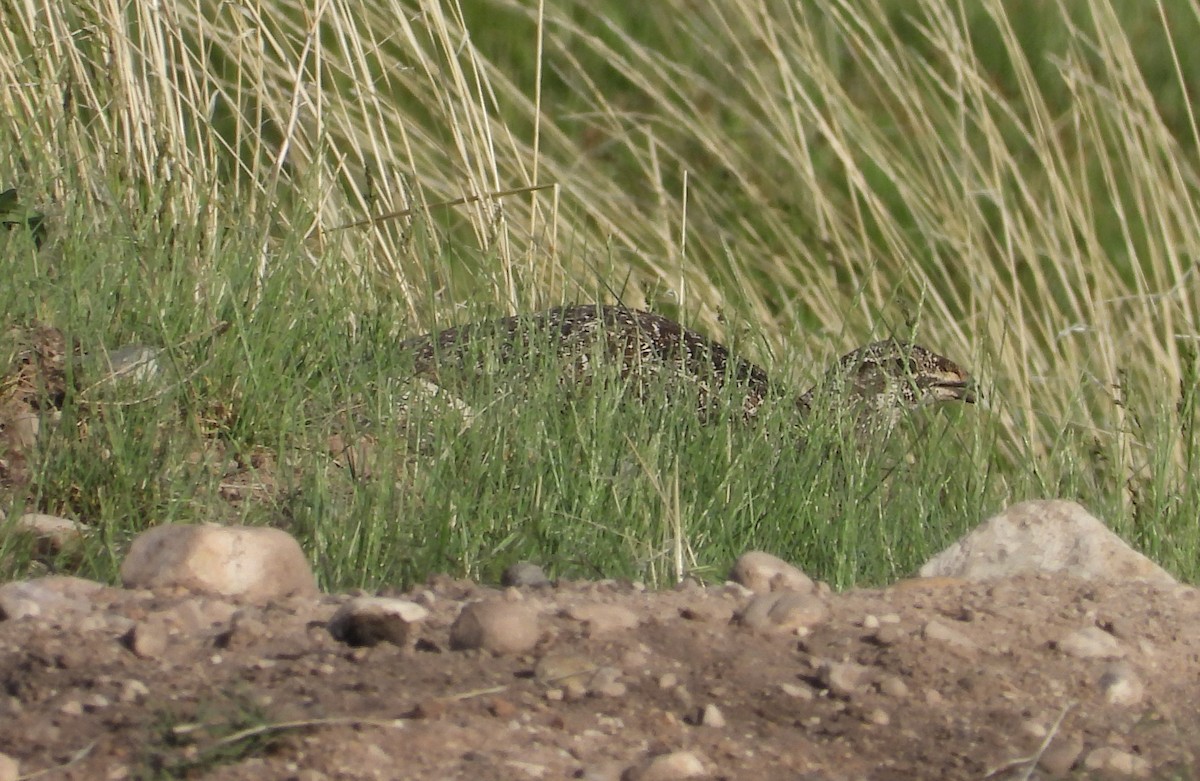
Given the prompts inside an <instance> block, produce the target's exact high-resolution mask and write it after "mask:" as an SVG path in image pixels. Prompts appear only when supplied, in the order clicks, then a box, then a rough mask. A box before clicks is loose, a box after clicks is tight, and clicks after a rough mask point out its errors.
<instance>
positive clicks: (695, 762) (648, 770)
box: [626, 751, 705, 781]
mask: <svg viewBox="0 0 1200 781" xmlns="http://www.w3.org/2000/svg"><path fill="white" fill-rule="evenodd" d="M704 774H705V770H704V762H703V761H702V760H701V759H700V757H699V756H697V755H696V754H695V753H693V752H691V751H672V752H671V753H670V754H659V755H658V756H656V757H654V758H653V759H651V760H650V761H648V762H646V763H645V764H644V765H642V766H641V767H640V768H637V769H636V770H634V771H633V772H632V773H628V774H626V775H627V777H629V778H631V779H636V781H673V779H677V778H696V777H697V776H702V775H704Z"/></svg>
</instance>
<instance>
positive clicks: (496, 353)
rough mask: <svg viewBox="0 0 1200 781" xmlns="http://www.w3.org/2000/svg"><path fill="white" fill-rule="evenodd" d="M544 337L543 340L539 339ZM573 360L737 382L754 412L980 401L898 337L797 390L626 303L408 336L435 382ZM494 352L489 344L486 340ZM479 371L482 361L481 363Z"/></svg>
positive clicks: (706, 390) (939, 360) (930, 356)
mask: <svg viewBox="0 0 1200 781" xmlns="http://www.w3.org/2000/svg"><path fill="white" fill-rule="evenodd" d="M534 340H537V341H536V342H535V341H534ZM541 340H544V348H543V349H545V348H551V349H554V350H555V351H556V352H557V357H558V358H559V359H560V360H563V361H566V362H567V364H568V371H569V372H570V378H571V381H573V382H579V381H585V382H586V381H587V380H588V379H589V378H590V376H591V366H590V362H591V361H592V359H593V358H594V357H597V356H605V357H610V358H612V359H614V360H616V361H619V362H620V364H619V365H620V370H621V374H622V376H623V377H625V378H627V379H633V380H637V381H644V380H646V379H648V378H650V377H663V376H664V375H665V376H669V377H672V378H678V379H680V380H682V381H684V382H688V383H691V384H693V385H694V387H696V388H697V389H698V390H699V392H700V400H701V404H705V403H706V402H707V399H708V398H709V397H710V396H711V394H712V393H713V392H714V391H718V390H719V389H721V388H723V387H724V386H726V385H727V384H728V383H730V382H733V383H735V385H736V387H737V388H738V391H739V392H740V393H743V394H744V395H743V403H742V407H743V409H744V411H745V414H746V415H747V416H754V415H755V414H757V413H758V411H759V409H760V407H761V406H762V404H763V402H764V401H765V400H766V399H768V398H772V397H787V396H790V397H791V398H792V399H793V400H794V403H795V404H796V407H797V408H798V410H799V411H800V412H801V413H802V414H807V413H809V412H810V411H812V410H813V409H814V408H816V407H817V406H818V405H822V404H829V405H831V407H832V408H839V407H840V408H846V407H851V406H853V407H855V408H858V409H862V410H865V411H867V412H868V413H870V414H875V412H874V411H879V412H883V413H884V414H885V415H886V416H888V417H894V416H895V415H896V414H898V413H899V412H900V411H902V410H903V409H905V408H913V407H918V406H923V405H925V404H931V403H936V402H939V401H949V400H955V399H957V400H963V401H968V402H970V401H974V392H973V386H972V382H971V379H970V377H969V376H968V375H967V373H966V372H965V371H963V370H962V369H961V368H960V367H959V366H958V365H957V364H955V363H954V362H953V361H951V360H950V359H949V358H945V357H943V356H941V355H938V354H937V353H934V352H932V351H930V350H927V349H925V348H923V347H920V346H918V345H912V344H907V343H904V342H898V341H895V340H886V341H881V342H875V343H873V344H869V345H867V346H865V347H862V348H860V349H858V350H855V351H854V352H851V353H848V354H847V355H845V356H843V357H842V358H841V359H840V360H839V361H838V362H837V363H836V364H835V365H834V366H833V368H831V369H830V370H829V372H828V374H827V375H826V378H825V380H824V381H823V382H822V383H821V384H819V385H818V386H816V387H814V388H813V389H811V390H809V391H808V392H806V393H804V394H801V395H800V396H795V395H794V394H789V393H787V392H785V391H784V390H782V389H780V388H777V387H776V386H775V385H774V384H772V383H771V382H770V381H769V379H768V377H767V374H766V372H765V371H763V369H762V368H760V367H758V366H756V365H755V364H753V363H751V362H749V361H746V360H743V359H741V358H738V357H736V356H734V355H731V354H730V352H729V350H728V348H726V347H725V346H724V345H722V344H721V343H720V342H717V341H715V340H713V339H710V338H708V337H706V336H704V335H703V334H701V333H698V332H697V331H693V330H692V329H690V328H685V327H684V326H682V325H680V324H679V323H677V322H675V321H673V320H670V319H668V318H666V317H663V316H661V315H656V314H654V313H652V312H645V311H642V310H637V309H629V308H626V307H621V306H596V305H581V306H570V307H559V308H556V309H550V310H547V311H545V312H540V313H538V314H534V315H518V316H514V317H506V318H503V319H499V320H491V321H486V322H481V323H471V324H468V325H462V326H457V327H454V328H448V329H446V330H444V331H439V332H437V333H434V334H426V335H424V336H420V337H416V338H414V339H409V340H406V341H404V342H402V343H401V344H400V348H401V349H402V350H407V351H411V352H412V354H413V357H414V367H415V370H416V372H417V374H418V375H421V376H424V377H428V378H430V379H433V380H434V381H438V380H440V379H441V377H442V375H443V374H444V373H446V369H450V370H451V373H453V372H461V371H463V370H468V371H469V370H470V368H471V367H468V366H467V365H466V364H467V361H468V356H474V358H475V359H476V360H479V359H481V358H483V357H486V358H487V359H489V360H492V361H495V362H498V363H501V364H503V363H508V362H510V361H512V360H513V359H514V358H518V357H520V356H528V355H529V354H530V352H531V350H533V349H535V348H539V347H541V346H542V344H543V343H542V341H541ZM481 341H482V342H483V344H484V345H486V350H487V353H486V354H485V353H483V352H481V351H480V346H479V345H480V342H481ZM475 368H476V370H478V369H479V368H480V367H475Z"/></svg>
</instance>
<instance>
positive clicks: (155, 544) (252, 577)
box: [121, 524, 317, 602]
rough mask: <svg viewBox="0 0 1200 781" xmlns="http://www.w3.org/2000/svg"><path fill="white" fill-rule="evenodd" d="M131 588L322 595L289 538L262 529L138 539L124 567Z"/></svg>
mask: <svg viewBox="0 0 1200 781" xmlns="http://www.w3.org/2000/svg"><path fill="white" fill-rule="evenodd" d="M121 580H122V581H123V582H124V584H125V587H126V588H147V589H156V588H170V587H180V588H186V589H189V590H192V591H202V592H211V593H215V594H220V595H222V596H227V597H239V598H242V599H245V600H248V601H251V602H266V601H269V600H272V599H277V598H279V597H287V596H292V595H311V594H316V593H317V582H316V579H315V578H314V577H313V573H312V568H311V567H310V566H309V564H308V560H307V559H306V558H305V557H304V552H303V551H302V550H300V545H299V544H298V543H297V542H296V540H295V539H294V538H293V537H292V536H291V535H289V534H287V533H286V532H284V531H281V530H279V529H272V528H269V527H258V526H184V525H174V524H171V525H167V526H158V527H155V528H153V529H150V530H148V531H145V532H142V533H141V534H139V535H138V536H137V538H135V539H134V541H133V544H132V545H131V546H130V548H129V553H128V554H127V555H126V556H125V561H124V562H122V564H121Z"/></svg>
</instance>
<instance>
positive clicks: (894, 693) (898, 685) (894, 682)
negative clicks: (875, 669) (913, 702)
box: [879, 675, 908, 700]
mask: <svg viewBox="0 0 1200 781" xmlns="http://www.w3.org/2000/svg"><path fill="white" fill-rule="evenodd" d="M879 691H881V692H882V693H884V694H886V695H887V696H889V697H895V698H896V699H898V700H899V699H904V698H905V697H907V696H908V684H906V683H905V682H904V681H903V680H902V679H901V678H899V677H897V676H895V675H889V676H887V677H886V678H884V679H883V680H882V681H880V682H879Z"/></svg>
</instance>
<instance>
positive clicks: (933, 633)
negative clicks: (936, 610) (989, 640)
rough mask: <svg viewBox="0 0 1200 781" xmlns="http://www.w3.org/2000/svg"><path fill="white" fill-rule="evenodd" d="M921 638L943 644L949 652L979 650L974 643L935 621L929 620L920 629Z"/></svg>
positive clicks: (949, 627) (951, 628) (958, 632)
mask: <svg viewBox="0 0 1200 781" xmlns="http://www.w3.org/2000/svg"><path fill="white" fill-rule="evenodd" d="M921 636H922V637H924V638H925V639H926V640H936V641H938V642H940V643H944V644H945V645H946V647H947V648H950V649H951V650H955V651H959V652H963V653H972V652H975V651H978V650H979V646H978V645H976V643H975V641H974V640H972V639H971V638H969V637H967V636H966V635H965V634H963V633H962V632H960V631H958V630H957V629H955V628H954V627H952V626H949V625H947V624H944V623H942V622H941V621H937V620H930V621H928V622H926V623H925V626H924V627H923V628H922V629H921Z"/></svg>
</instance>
